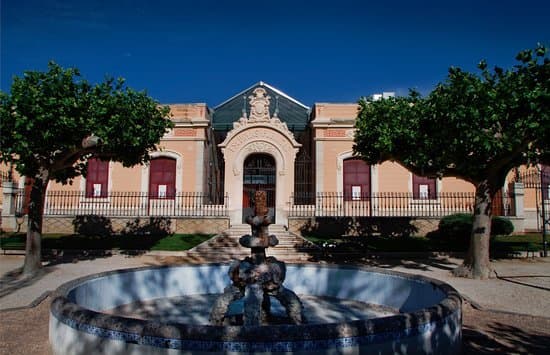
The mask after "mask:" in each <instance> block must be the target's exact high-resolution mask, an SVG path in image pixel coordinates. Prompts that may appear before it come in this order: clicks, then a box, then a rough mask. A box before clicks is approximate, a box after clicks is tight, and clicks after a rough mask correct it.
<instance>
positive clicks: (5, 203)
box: [2, 181, 19, 231]
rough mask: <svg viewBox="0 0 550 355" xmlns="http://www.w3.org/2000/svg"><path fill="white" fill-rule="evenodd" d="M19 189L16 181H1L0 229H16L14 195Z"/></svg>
mask: <svg viewBox="0 0 550 355" xmlns="http://www.w3.org/2000/svg"><path fill="white" fill-rule="evenodd" d="M18 191H19V189H18V188H17V183H15V182H11V181H6V182H3V183H2V195H3V196H2V229H3V230H5V231H14V230H16V229H17V223H16V221H15V196H16V195H17V193H18Z"/></svg>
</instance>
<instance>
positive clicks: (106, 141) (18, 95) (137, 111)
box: [0, 62, 172, 183]
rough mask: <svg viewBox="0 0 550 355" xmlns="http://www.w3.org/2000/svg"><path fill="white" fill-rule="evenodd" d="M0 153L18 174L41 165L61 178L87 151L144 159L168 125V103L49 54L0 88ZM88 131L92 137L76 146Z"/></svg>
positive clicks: (81, 169) (129, 160)
mask: <svg viewBox="0 0 550 355" xmlns="http://www.w3.org/2000/svg"><path fill="white" fill-rule="evenodd" d="M0 100H1V104H2V105H1V108H0V117H1V126H0V130H1V131H2V135H1V136H0V146H1V147H2V149H1V151H0V160H1V161H2V162H12V163H14V164H15V168H16V169H17V170H18V171H19V173H21V174H22V175H25V176H35V175H37V173H38V172H39V170H40V169H48V170H49V173H50V177H51V179H54V180H57V181H59V182H62V183H66V182H68V181H70V180H71V179H72V178H74V177H76V176H79V175H81V174H86V159H87V158H88V157H89V156H91V155H92V154H94V155H96V156H98V157H100V158H102V159H105V160H113V161H118V162H121V163H122V164H123V165H124V166H132V165H136V164H139V163H142V162H144V161H147V160H148V159H149V155H148V152H150V151H153V150H155V148H156V144H157V143H158V142H159V140H160V138H161V137H162V135H163V134H164V133H165V132H166V131H167V129H169V128H170V127H171V125H172V123H171V121H170V119H169V117H168V108H166V107H165V108H161V107H159V105H158V103H157V102H155V101H154V100H152V99H151V98H150V97H148V96H147V94H146V93H145V92H137V91H135V90H133V89H131V88H128V87H126V86H125V85H124V80H123V79H117V80H115V79H113V78H107V79H106V80H105V81H104V82H103V83H100V84H97V85H95V86H92V85H91V84H90V83H88V82H87V81H85V80H83V79H81V76H80V73H79V71H78V70H77V69H72V68H70V69H64V68H62V67H60V66H59V65H57V64H56V63H54V62H50V63H49V65H48V71H47V72H37V71H29V72H25V73H24V75H23V77H15V78H14V80H13V84H12V86H11V91H10V95H7V94H4V93H2V94H1V97H0ZM91 135H95V136H97V137H99V139H100V144H99V145H97V146H96V147H92V148H84V147H83V146H82V140H83V139H85V138H86V137H89V136H91Z"/></svg>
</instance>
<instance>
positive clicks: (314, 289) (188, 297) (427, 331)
mask: <svg viewBox="0 0 550 355" xmlns="http://www.w3.org/2000/svg"><path fill="white" fill-rule="evenodd" d="M255 200H256V205H255V215H254V216H250V217H249V218H248V223H249V224H250V225H251V226H252V235H245V236H243V237H241V238H240V243H241V245H243V246H245V247H247V248H250V249H251V256H250V257H246V258H245V259H243V260H240V261H236V262H235V263H234V264H233V265H231V266H230V268H229V278H230V280H227V266H225V265H222V264H196V265H171V266H164V267H158V266H157V267H154V266H147V267H143V268H137V269H129V270H115V271H109V272H105V273H100V274H95V275H89V276H85V277H82V278H80V279H76V280H73V281H70V282H68V283H66V284H64V285H62V286H60V287H59V288H58V289H57V290H56V292H55V293H54V294H53V295H52V298H53V301H52V304H51V309H50V331H49V339H50V343H51V346H52V353H53V354H56V355H61V354H98V353H102V354H149V355H151V354H175V353H178V354H179V353H184V354H204V355H207V354H234V355H239V354H252V353H254V354H256V353H258V354H280V355H282V354H300V355H311V354H342V353H345V354H363V353H377V354H395V353H399V354H460V353H461V344H462V330H461V322H462V311H461V298H460V295H459V294H458V292H456V290H454V289H453V288H452V287H450V286H449V285H446V284H444V283H442V282H440V281H437V280H433V279H428V278H425V277H421V276H416V275H407V274H403V273H398V272H395V271H390V270H383V269H377V268H369V267H366V266H349V265H322V264H294V265H293V264H289V265H288V266H286V265H285V264H284V263H283V262H280V261H278V260H277V259H275V258H273V257H266V253H265V251H266V248H268V247H273V246H275V245H277V244H278V240H277V238H276V237H275V236H269V235H268V231H267V229H268V226H269V224H270V219H269V218H268V216H267V208H266V201H265V200H266V195H265V192H257V193H256V196H255ZM287 267H288V274H286V271H287ZM285 276H288V277H286V281H285ZM228 281H229V282H231V284H230V285H229V286H227V285H228ZM283 281H284V282H285V286H286V287H285V286H283ZM290 289H292V290H294V291H291V290H290ZM222 290H223V292H222ZM294 292H296V293H298V294H300V295H301V297H302V301H303V304H304V306H302V302H301V301H300V299H298V297H297V296H296V294H295V293H294ZM210 296H214V298H209V297H210ZM210 299H212V300H214V301H213V302H210V301H209V300H210ZM271 301H273V305H270V302H271ZM276 301H278V302H279V303H280V304H281V306H282V307H284V308H285V311H286V316H285V315H282V313H281V307H279V305H277V304H276V303H275V302H276ZM178 302H179V303H178ZM165 304H176V305H177V304H181V305H187V306H184V307H169V309H170V310H171V312H172V313H173V314H172V313H170V314H168V317H165V316H166V315H162V313H163V312H162V310H163V309H164V308H163V307H164V306H163V305H165ZM241 304H243V305H242V306H241ZM155 305H158V306H155ZM340 305H347V306H343V307H342V306H340ZM127 306H128V307H129V309H130V310H131V312H130V313H129V314H128V313H124V312H121V310H122V308H125V307H127ZM121 307H122V308H121ZM140 307H144V310H150V309H152V310H153V311H152V313H148V314H149V315H146V316H143V317H142V316H140V313H135V312H139V310H140ZM303 307H305V309H306V311H305V312H304V311H303ZM373 307H374V308H373ZM377 307H382V308H383V309H389V310H391V312H384V313H383V314H382V312H379V313H377V312H370V310H375V309H377ZM241 308H242V309H241ZM203 310H204V312H203ZM270 311H271V312H270ZM157 313H160V314H161V317H158V315H159V314H157ZM304 313H307V317H308V319H307V324H304V323H306V322H305V319H304ZM241 314H242V319H241ZM285 323H286V324H285ZM289 323H290V324H289Z"/></svg>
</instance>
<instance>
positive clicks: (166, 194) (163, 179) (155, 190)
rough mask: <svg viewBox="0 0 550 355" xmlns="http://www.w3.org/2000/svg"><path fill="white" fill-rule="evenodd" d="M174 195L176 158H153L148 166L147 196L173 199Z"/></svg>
mask: <svg viewBox="0 0 550 355" xmlns="http://www.w3.org/2000/svg"><path fill="white" fill-rule="evenodd" d="M175 195H176V160H175V159H171V158H165V157H161V158H155V159H152V160H151V163H150V166H149V198H168V199H174V198H175Z"/></svg>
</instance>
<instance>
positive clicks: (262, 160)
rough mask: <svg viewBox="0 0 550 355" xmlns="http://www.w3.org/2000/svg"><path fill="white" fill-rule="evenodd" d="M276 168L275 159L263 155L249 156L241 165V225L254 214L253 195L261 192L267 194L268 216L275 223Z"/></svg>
mask: <svg viewBox="0 0 550 355" xmlns="http://www.w3.org/2000/svg"><path fill="white" fill-rule="evenodd" d="M276 172H277V166H276V162H275V158H273V156H271V155H269V154H265V153H254V154H251V155H249V156H248V157H247V158H246V159H245V161H244V165H243V223H245V222H246V218H247V217H248V216H251V215H253V214H254V193H255V192H256V191H259V190H262V191H265V192H266V194H267V207H268V209H269V212H268V214H269V216H270V217H271V220H272V221H275V206H276V196H277V195H276V189H277V180H276V178H277V174H276Z"/></svg>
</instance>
